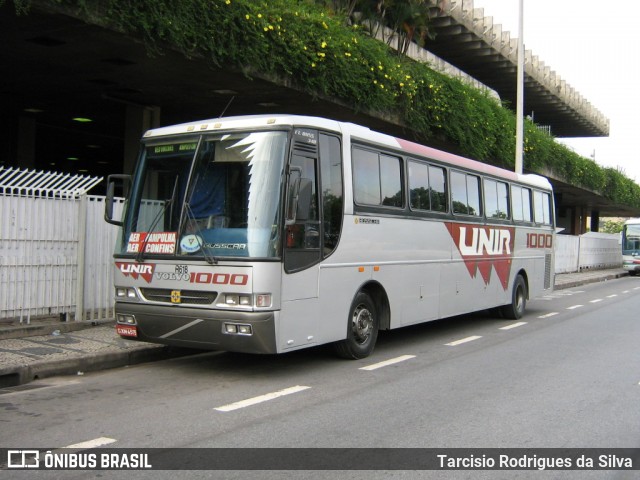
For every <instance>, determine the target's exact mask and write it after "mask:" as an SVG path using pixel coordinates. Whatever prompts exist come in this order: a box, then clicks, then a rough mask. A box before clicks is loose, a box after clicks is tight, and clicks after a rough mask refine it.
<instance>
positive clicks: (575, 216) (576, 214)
mask: <svg viewBox="0 0 640 480" xmlns="http://www.w3.org/2000/svg"><path fill="white" fill-rule="evenodd" d="M586 231H587V218H586V215H585V210H584V207H580V206H575V207H573V208H572V211H571V232H570V233H571V235H582V234H583V233H586Z"/></svg>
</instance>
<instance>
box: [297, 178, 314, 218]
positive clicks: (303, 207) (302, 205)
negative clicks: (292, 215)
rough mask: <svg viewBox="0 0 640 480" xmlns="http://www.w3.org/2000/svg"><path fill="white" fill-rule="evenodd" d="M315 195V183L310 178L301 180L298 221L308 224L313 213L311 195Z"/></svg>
mask: <svg viewBox="0 0 640 480" xmlns="http://www.w3.org/2000/svg"><path fill="white" fill-rule="evenodd" d="M312 193H313V182H312V181H311V179H309V178H301V179H300V186H299V188H298V205H296V220H297V221H298V222H306V221H307V220H309V214H310V213H311V194H312Z"/></svg>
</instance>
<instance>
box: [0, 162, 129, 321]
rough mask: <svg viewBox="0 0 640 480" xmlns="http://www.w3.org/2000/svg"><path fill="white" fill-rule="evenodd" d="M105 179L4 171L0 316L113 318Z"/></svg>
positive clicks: (111, 231) (0, 176) (0, 172)
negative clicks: (100, 190)
mask: <svg viewBox="0 0 640 480" xmlns="http://www.w3.org/2000/svg"><path fill="white" fill-rule="evenodd" d="M100 181H102V178H101V177H89V176H82V175H71V174H61V173H51V172H42V171H35V170H20V169H12V168H8V169H7V168H0V318H13V319H19V321H20V323H24V322H26V323H29V322H30V321H31V317H32V316H59V315H64V316H65V317H66V316H69V315H70V314H73V317H74V319H75V320H93V319H102V318H112V317H113V298H112V297H113V295H112V287H111V285H112V275H113V273H112V268H111V261H110V258H111V252H112V249H113V245H114V242H115V236H116V234H117V229H116V228H114V227H112V226H110V225H108V224H106V223H105V222H104V221H103V213H102V212H103V211H104V197H99V196H89V195H87V192H88V191H89V190H90V189H91V188H93V187H94V186H95V185H97V184H98V183H99V182H100Z"/></svg>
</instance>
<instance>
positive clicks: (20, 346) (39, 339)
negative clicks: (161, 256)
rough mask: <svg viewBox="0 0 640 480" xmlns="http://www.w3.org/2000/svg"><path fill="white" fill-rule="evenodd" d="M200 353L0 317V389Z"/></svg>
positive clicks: (578, 281)
mask: <svg viewBox="0 0 640 480" xmlns="http://www.w3.org/2000/svg"><path fill="white" fill-rule="evenodd" d="M625 275H627V272H625V271H624V270H623V269H621V268H616V269H610V270H590V271H585V272H580V273H567V274H560V275H556V279H555V289H556V290H561V289H566V288H574V287H576V286H579V285H584V284H587V283H594V282H602V281H606V280H612V279H615V278H620V277H622V276H625ZM194 353H199V351H197V350H188V349H176V348H171V347H166V346H163V345H156V344H150V343H142V342H132V341H128V340H123V339H121V338H120V337H119V336H118V335H116V333H115V328H114V322H113V321H106V322H105V321H102V322H78V323H76V322H60V321H53V320H48V321H40V322H33V324H31V325H10V324H7V323H2V322H0V394H2V393H6V392H8V391H9V390H7V389H8V388H9V387H13V386H16V385H22V384H25V383H28V382H30V381H32V380H35V379H42V378H46V377H52V376H56V375H82V374H83V373H84V372H90V371H96V370H104V369H107V368H116V367H123V366H126V365H135V364H138V363H143V362H150V361H157V360H163V359H168V358H173V357H178V356H184V355H189V354H194Z"/></svg>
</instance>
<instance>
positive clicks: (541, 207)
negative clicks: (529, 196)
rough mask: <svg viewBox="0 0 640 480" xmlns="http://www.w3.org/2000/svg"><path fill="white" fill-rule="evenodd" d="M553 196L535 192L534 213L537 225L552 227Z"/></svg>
mask: <svg viewBox="0 0 640 480" xmlns="http://www.w3.org/2000/svg"><path fill="white" fill-rule="evenodd" d="M550 201H551V195H549V194H548V193H545V192H539V191H537V190H535V191H534V192H533V212H534V220H535V222H536V223H542V224H545V225H551V223H552V218H551V202H550Z"/></svg>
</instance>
